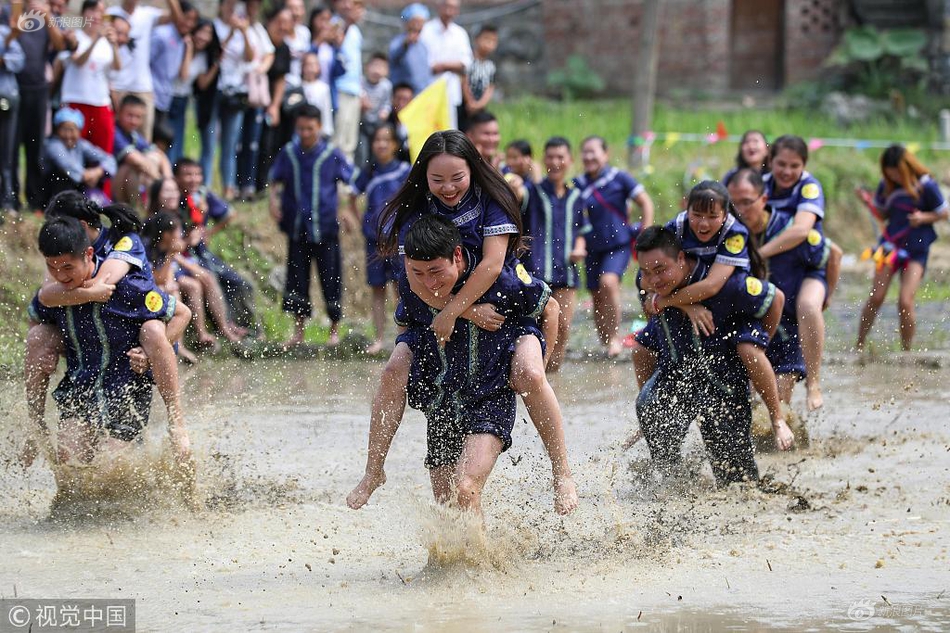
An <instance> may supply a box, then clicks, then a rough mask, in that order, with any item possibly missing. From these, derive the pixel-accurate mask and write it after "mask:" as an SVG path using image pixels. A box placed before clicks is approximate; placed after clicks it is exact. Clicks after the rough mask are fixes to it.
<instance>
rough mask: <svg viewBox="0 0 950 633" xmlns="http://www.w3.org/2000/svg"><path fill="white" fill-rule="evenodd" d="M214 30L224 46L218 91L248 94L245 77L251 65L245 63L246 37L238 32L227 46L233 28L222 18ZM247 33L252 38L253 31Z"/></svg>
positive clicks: (249, 30)
mask: <svg viewBox="0 0 950 633" xmlns="http://www.w3.org/2000/svg"><path fill="white" fill-rule="evenodd" d="M214 30H215V32H216V33H217V34H218V39H219V40H221V45H222V46H223V50H222V51H221V70H220V71H219V72H218V90H220V91H221V92H224V93H238V92H244V93H246V92H247V83H246V82H245V80H244V77H245V75H246V74H247V69H248V67H249V64H248V63H247V62H245V61H244V44H245V42H244V36H243V35H242V34H241V32H240V31H237V30H236V31H235V33H234V36H233V37H231V40H230V41H229V42H228V43H227V45H225V43H224V41H225V40H226V39H227V38H228V35H230V34H231V26H230V25H229V24H225V23H224V22H222V21H221V18H215V19H214ZM247 33H248V36H250V34H251V29H248V30H247Z"/></svg>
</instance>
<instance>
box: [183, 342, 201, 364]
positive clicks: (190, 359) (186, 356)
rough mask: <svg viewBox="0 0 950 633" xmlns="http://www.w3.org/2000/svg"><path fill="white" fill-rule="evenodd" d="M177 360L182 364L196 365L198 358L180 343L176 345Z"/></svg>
mask: <svg viewBox="0 0 950 633" xmlns="http://www.w3.org/2000/svg"><path fill="white" fill-rule="evenodd" d="M178 358H179V359H180V360H181V361H182V362H183V363H187V364H188V365H197V364H198V357H197V356H195V353H194V352H192V351H191V350H190V349H188V348H187V347H185V346H184V345H182V344H181V343H179V344H178Z"/></svg>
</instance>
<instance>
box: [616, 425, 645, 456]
mask: <svg viewBox="0 0 950 633" xmlns="http://www.w3.org/2000/svg"><path fill="white" fill-rule="evenodd" d="M642 439H643V431H641V430H640V429H637V430H636V431H634V432H633V434H632V435H631V436H630V437H628V438H627V439H625V440H624V441H623V444H621V445H620V450H622V451H629V450H630V449H631V448H633V446H634V444H636V443H637V442H639V441H640V440H642Z"/></svg>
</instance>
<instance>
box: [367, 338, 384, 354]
mask: <svg viewBox="0 0 950 633" xmlns="http://www.w3.org/2000/svg"><path fill="white" fill-rule="evenodd" d="M381 351H383V342H382V341H380V340H377V341H373V344H372V345H370V346H369V347H367V348H366V355H367V356H376V354H379V353H380V352H381Z"/></svg>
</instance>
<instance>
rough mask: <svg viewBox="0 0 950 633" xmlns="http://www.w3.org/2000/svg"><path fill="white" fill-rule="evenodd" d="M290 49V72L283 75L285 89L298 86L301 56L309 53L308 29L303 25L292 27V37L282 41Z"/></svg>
mask: <svg viewBox="0 0 950 633" xmlns="http://www.w3.org/2000/svg"><path fill="white" fill-rule="evenodd" d="M284 41H285V42H286V43H287V46H288V47H290V72H289V73H287V74H286V75H284V77H285V78H286V80H287V87H288V88H292V87H296V86H299V85H300V82H301V79H300V66H301V64H302V63H303V56H304V55H306V54H307V53H308V52H309V51H310V29H308V28H307V27H305V26H304V25H303V24H295V25H294V36H293V37H288V38H286V39H285V40H284Z"/></svg>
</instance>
